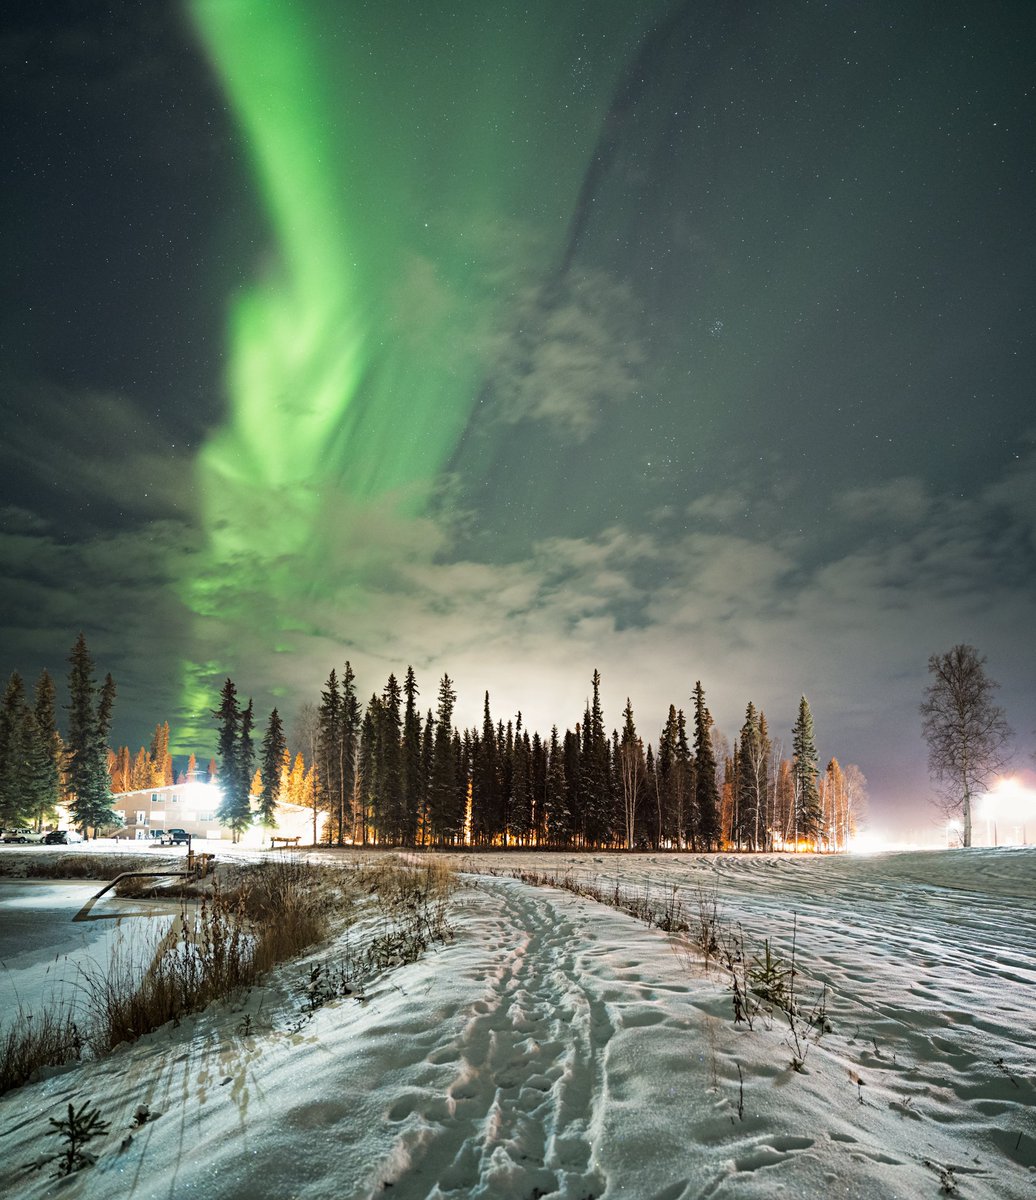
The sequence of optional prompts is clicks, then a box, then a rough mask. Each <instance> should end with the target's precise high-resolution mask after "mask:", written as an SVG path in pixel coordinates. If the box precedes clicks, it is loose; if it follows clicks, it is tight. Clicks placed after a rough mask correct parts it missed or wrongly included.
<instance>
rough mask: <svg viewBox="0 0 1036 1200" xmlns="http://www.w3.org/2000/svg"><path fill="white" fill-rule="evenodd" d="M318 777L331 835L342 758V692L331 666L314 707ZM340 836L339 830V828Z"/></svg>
mask: <svg viewBox="0 0 1036 1200" xmlns="http://www.w3.org/2000/svg"><path fill="white" fill-rule="evenodd" d="M317 721H318V725H317V778H318V780H319V792H320V802H321V807H322V808H323V809H324V811H325V812H326V813H327V814H328V817H327V820H328V824H327V832H328V836H329V838H330V837H331V836H332V828H333V826H334V824H335V819H336V817H338V816H340V814H341V812H342V810H343V807H344V798H343V795H342V792H343V784H344V778H343V774H344V771H343V766H344V764H343V761H342V743H343V739H342V694H341V692H340V690H339V688H338V674H337V672H336V671H335V669H334V667H332V668H331V672H330V674H329V675H328V677H327V683H326V684H325V686H324V690H323V691H322V692H321V693H320V705H319V707H318V709H317ZM338 834H339V836H342V830H341V828H339V830H338Z"/></svg>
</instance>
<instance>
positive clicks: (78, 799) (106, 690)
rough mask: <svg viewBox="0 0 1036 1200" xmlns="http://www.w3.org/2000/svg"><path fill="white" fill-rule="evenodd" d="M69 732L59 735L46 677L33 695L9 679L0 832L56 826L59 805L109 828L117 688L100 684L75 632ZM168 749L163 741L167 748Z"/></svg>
mask: <svg viewBox="0 0 1036 1200" xmlns="http://www.w3.org/2000/svg"><path fill="white" fill-rule="evenodd" d="M68 662H69V675H68V704H67V706H66V712H67V722H66V733H65V736H64V737H62V735H61V733H60V731H59V730H58V718H57V691H56V688H55V685H54V681H53V679H52V678H51V676H50V674H49V673H48V672H47V671H43V672H42V673H41V674H40V677H39V678H38V679H37V681H36V685H35V687H34V688H33V691H32V695H31V696H30V695H29V693H28V692H27V690H26V687H25V683H24V681H23V680H22V677H21V675H20V674H19V673H18V672H17V671H15V672H14V673H13V674H12V675H11V678H10V679H9V680H8V683H7V687H6V689H5V691H4V696H3V701H2V702H0V826H2V827H4V828H8V827H13V826H21V825H30V826H32V827H33V828H35V829H37V830H41V829H42V828H43V827H44V825H45V824H49V823H53V822H54V820H55V819H56V816H57V811H56V810H57V806H58V804H65V805H67V806H68V809H69V812H70V814H71V818H72V822H73V824H75V825H76V826H77V827H78V828H80V829H82V830H84V831H89V830H94V831H97V830H99V829H105V828H107V827H110V826H111V825H112V824H113V823H114V821H115V818H114V816H113V812H112V788H111V776H110V775H109V770H108V764H109V758H110V751H109V749H108V735H109V733H110V731H111V723H112V710H113V707H114V704H115V682H114V680H113V679H112V677H111V675H107V676H105V678H104V680H103V682H101V683H98V682H97V680H96V678H95V675H94V663H93V659H92V658H91V656H90V651H89V650H88V649H87V645H86V638H85V637H84V636H83V634H80V635H79V637H78V638H77V639H76V643H75V645H74V646H73V647H72V652H71V654H70V655H69V659H68ZM166 744H167V747H168V742H167V743H166Z"/></svg>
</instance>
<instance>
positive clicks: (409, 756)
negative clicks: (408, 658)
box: [402, 666, 426, 846]
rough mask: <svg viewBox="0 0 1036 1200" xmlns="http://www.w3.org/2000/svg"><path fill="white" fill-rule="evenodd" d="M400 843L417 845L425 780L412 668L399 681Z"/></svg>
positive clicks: (419, 722) (419, 720) (416, 694)
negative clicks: (401, 702)
mask: <svg viewBox="0 0 1036 1200" xmlns="http://www.w3.org/2000/svg"><path fill="white" fill-rule="evenodd" d="M403 695H404V696H405V697H406V707H405V708H404V710H403V758H402V771H403V818H404V820H403V830H402V832H403V841H404V842H405V844H406V845H408V846H413V845H416V843H417V827H418V821H419V819H420V814H421V809H422V807H423V799H424V792H425V788H426V780H425V774H424V763H423V760H422V757H421V714H420V713H419V712H418V711H417V697H418V696H419V695H420V691H419V689H418V686H417V676H416V675H415V674H414V668H413V667H410V666H408V667H407V669H406V676H405V677H404V679H403Z"/></svg>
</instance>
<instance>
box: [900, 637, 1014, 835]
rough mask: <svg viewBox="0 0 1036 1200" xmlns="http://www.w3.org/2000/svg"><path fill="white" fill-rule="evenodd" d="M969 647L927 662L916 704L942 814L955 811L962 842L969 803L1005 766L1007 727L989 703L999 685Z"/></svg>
mask: <svg viewBox="0 0 1036 1200" xmlns="http://www.w3.org/2000/svg"><path fill="white" fill-rule="evenodd" d="M985 662H986V660H985V659H984V658H981V657H979V653H978V651H977V650H976V649H975V648H974V646H967V645H959V646H954V647H953V649H952V650H950V651H948V652H947V653H946V654H933V655H932V656H931V658H929V660H928V673H929V674H930V675H931V676H932V682H931V683H930V684H929V685H928V687H927V688H925V692H924V700H923V701H922V702H921V729H922V732H923V734H924V739H925V741H926V742H927V743H928V770H929V773H930V774H931V776H932V778H933V779H934V780H935V781H936V784H937V786H938V788H939V791H940V799H939V800H938V801H937V803H938V804H939V806H940V807H941V808H942V810H943V811H944V812H946V813H956V812H959V813H960V814H961V817H962V820H963V824H964V832H963V838H962V842H963V845H965V846H970V845H971V803H972V799H973V797H974V796H975V795H976V793H980V792H983V791H985V790H986V787H987V785H988V783H989V781H990V779H991V777H992V776H993V775H995V774H996V773H997V772H998V771H1000V770H1002V769H1003V767H1004V766H1005V765H1006V763H1007V761H1008V758H1009V753H1008V743H1009V742H1010V739H1011V736H1012V734H1011V727H1010V726H1009V725H1008V724H1007V718H1006V717H1005V715H1004V710H1003V709H1002V708H1000V706H999V705H997V704H995V703H994V702H993V693H994V692H995V691H996V689H997V688H998V687H999V686H1000V685H999V684H998V683H996V682H995V681H994V680H992V679H990V678H989V677H988V676H987V675H986V672H985Z"/></svg>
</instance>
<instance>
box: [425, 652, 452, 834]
mask: <svg viewBox="0 0 1036 1200" xmlns="http://www.w3.org/2000/svg"><path fill="white" fill-rule="evenodd" d="M456 700H457V693H456V692H455V691H454V690H453V681H452V680H451V679H450V677H449V675H443V677H442V680H441V681H440V683H439V705H438V711H437V713H436V721H435V740H434V743H433V751H432V772H431V784H430V788H429V795H428V816H429V823H430V825H431V834H432V839H433V841H434V842H436V843H438V844H440V845H441V844H445V843H449V842H452V841H454V840H455V837H456V824H457V822H456V817H457V813H456V807H457V806H456V789H457V765H456V759H455V757H454V752H453V705H454V704H455V702H456Z"/></svg>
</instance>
